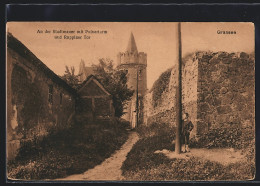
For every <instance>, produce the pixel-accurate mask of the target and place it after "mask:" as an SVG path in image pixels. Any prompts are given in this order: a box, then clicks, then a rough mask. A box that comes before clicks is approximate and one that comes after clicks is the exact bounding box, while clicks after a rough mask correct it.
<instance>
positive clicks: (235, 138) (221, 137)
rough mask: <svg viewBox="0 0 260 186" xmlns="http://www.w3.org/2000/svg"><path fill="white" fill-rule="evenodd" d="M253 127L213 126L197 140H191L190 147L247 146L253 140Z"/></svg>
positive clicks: (239, 147) (238, 147) (241, 147)
mask: <svg viewBox="0 0 260 186" xmlns="http://www.w3.org/2000/svg"><path fill="white" fill-rule="evenodd" d="M254 137H255V135H254V129H253V128H252V127H250V126H249V127H245V128H241V127H239V126H225V127H221V128H213V129H210V130H209V131H208V132H206V133H205V134H203V135H202V136H200V137H199V139H198V141H196V140H194V139H193V140H191V142H190V146H191V147H207V148H215V147H220V148H225V147H229V148H236V149H243V148H246V147H248V146H249V145H250V144H251V143H252V141H253V140H254Z"/></svg>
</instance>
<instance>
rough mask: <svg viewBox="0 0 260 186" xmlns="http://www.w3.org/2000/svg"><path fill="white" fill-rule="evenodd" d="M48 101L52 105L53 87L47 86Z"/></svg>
mask: <svg viewBox="0 0 260 186" xmlns="http://www.w3.org/2000/svg"><path fill="white" fill-rule="evenodd" d="M48 101H49V103H50V104H53V85H49V93H48Z"/></svg>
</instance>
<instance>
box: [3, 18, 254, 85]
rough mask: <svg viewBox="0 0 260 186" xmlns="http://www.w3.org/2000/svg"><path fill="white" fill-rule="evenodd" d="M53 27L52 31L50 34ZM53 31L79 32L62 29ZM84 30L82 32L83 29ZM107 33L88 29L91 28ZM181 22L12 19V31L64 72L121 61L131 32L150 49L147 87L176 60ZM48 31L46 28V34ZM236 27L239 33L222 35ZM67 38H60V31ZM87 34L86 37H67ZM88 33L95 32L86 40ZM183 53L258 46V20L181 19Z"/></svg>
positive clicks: (245, 49)
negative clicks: (119, 56)
mask: <svg viewBox="0 0 260 186" xmlns="http://www.w3.org/2000/svg"><path fill="white" fill-rule="evenodd" d="M46 30H48V31H50V33H45V31H46ZM53 30H69V31H75V33H74V34H59V33H54V32H53ZM81 30H82V31H83V33H76V32H77V31H81ZM91 30H93V31H97V30H98V31H99V32H102V31H106V33H85V31H91ZM176 30H177V23H174V22H8V23H7V31H8V32H10V33H12V34H13V36H14V37H16V38H17V39H18V40H20V41H21V42H22V43H23V44H24V45H25V46H26V47H27V48H28V49H29V50H31V51H32V52H33V53H34V54H35V55H36V56H37V57H38V58H39V59H40V60H41V61H42V62H43V63H45V64H46V65H47V66H48V67H49V68H50V69H51V70H52V71H54V72H55V73H56V74H58V75H63V74H64V71H65V65H67V66H74V67H75V70H76V72H78V70H79V68H78V67H79V63H80V61H81V59H82V60H84V61H85V64H86V66H91V64H97V63H98V59H100V58H110V59H112V60H113V61H114V64H115V65H116V64H117V54H118V53H119V52H125V50H126V47H127V44H128V41H129V37H130V34H131V32H132V33H133V35H134V37H135V41H136V45H137V49H138V51H139V52H145V53H147V86H148V87H147V88H148V89H150V88H151V87H152V85H153V83H154V81H155V80H156V79H158V77H159V76H160V74H161V73H162V72H164V71H165V70H167V69H168V68H170V67H172V66H173V65H174V64H175V63H176V57H177V55H176V51H177V50H176V46H177V32H176ZM41 31H43V33H40V32H41ZM218 31H235V32H236V34H218V33H217V32H218ZM60 35H61V36H62V39H55V38H54V37H55V36H60ZM64 35H66V36H73V35H75V36H82V39H74V40H71V39H64ZM84 35H86V36H88V37H89V36H90V38H89V39H84ZM181 37H182V56H185V55H187V54H188V53H192V52H195V51H208V50H210V51H213V52H218V51H226V52H248V53H251V52H253V51H254V48H255V38H254V37H255V34H254V24H253V23H232V22H226V23H222V22H219V23H191V22H184V23H181Z"/></svg>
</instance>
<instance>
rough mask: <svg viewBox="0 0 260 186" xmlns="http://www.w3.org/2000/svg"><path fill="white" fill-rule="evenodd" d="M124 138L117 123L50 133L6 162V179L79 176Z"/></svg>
mask: <svg viewBox="0 0 260 186" xmlns="http://www.w3.org/2000/svg"><path fill="white" fill-rule="evenodd" d="M127 138H128V133H127V132H126V130H125V127H124V126H123V125H121V123H120V122H118V123H116V124H109V123H100V124H95V125H74V126H73V127H71V128H69V129H66V130H63V131H53V132H52V133H50V134H49V135H48V136H45V137H44V138H43V139H41V140H36V139H34V140H32V141H28V142H26V143H24V144H23V145H22V147H21V148H20V150H19V154H18V156H17V157H16V159H15V160H14V161H12V162H9V163H8V178H13V179H26V180H39V179H55V178H62V177H66V176H68V175H71V174H80V173H83V172H85V171H86V170H88V169H90V168H93V167H95V166H96V165H98V164H100V163H101V162H102V161H103V160H105V159H106V158H108V157H110V155H111V154H112V153H113V152H114V151H115V150H117V149H119V148H120V147H121V146H122V145H123V144H124V142H125V141H126V140H127Z"/></svg>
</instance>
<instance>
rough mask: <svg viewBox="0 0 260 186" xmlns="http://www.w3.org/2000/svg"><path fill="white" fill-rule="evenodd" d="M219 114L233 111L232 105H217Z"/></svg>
mask: <svg viewBox="0 0 260 186" xmlns="http://www.w3.org/2000/svg"><path fill="white" fill-rule="evenodd" d="M217 111H218V114H227V113H229V112H232V109H231V107H230V105H221V106H218V107H217Z"/></svg>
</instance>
